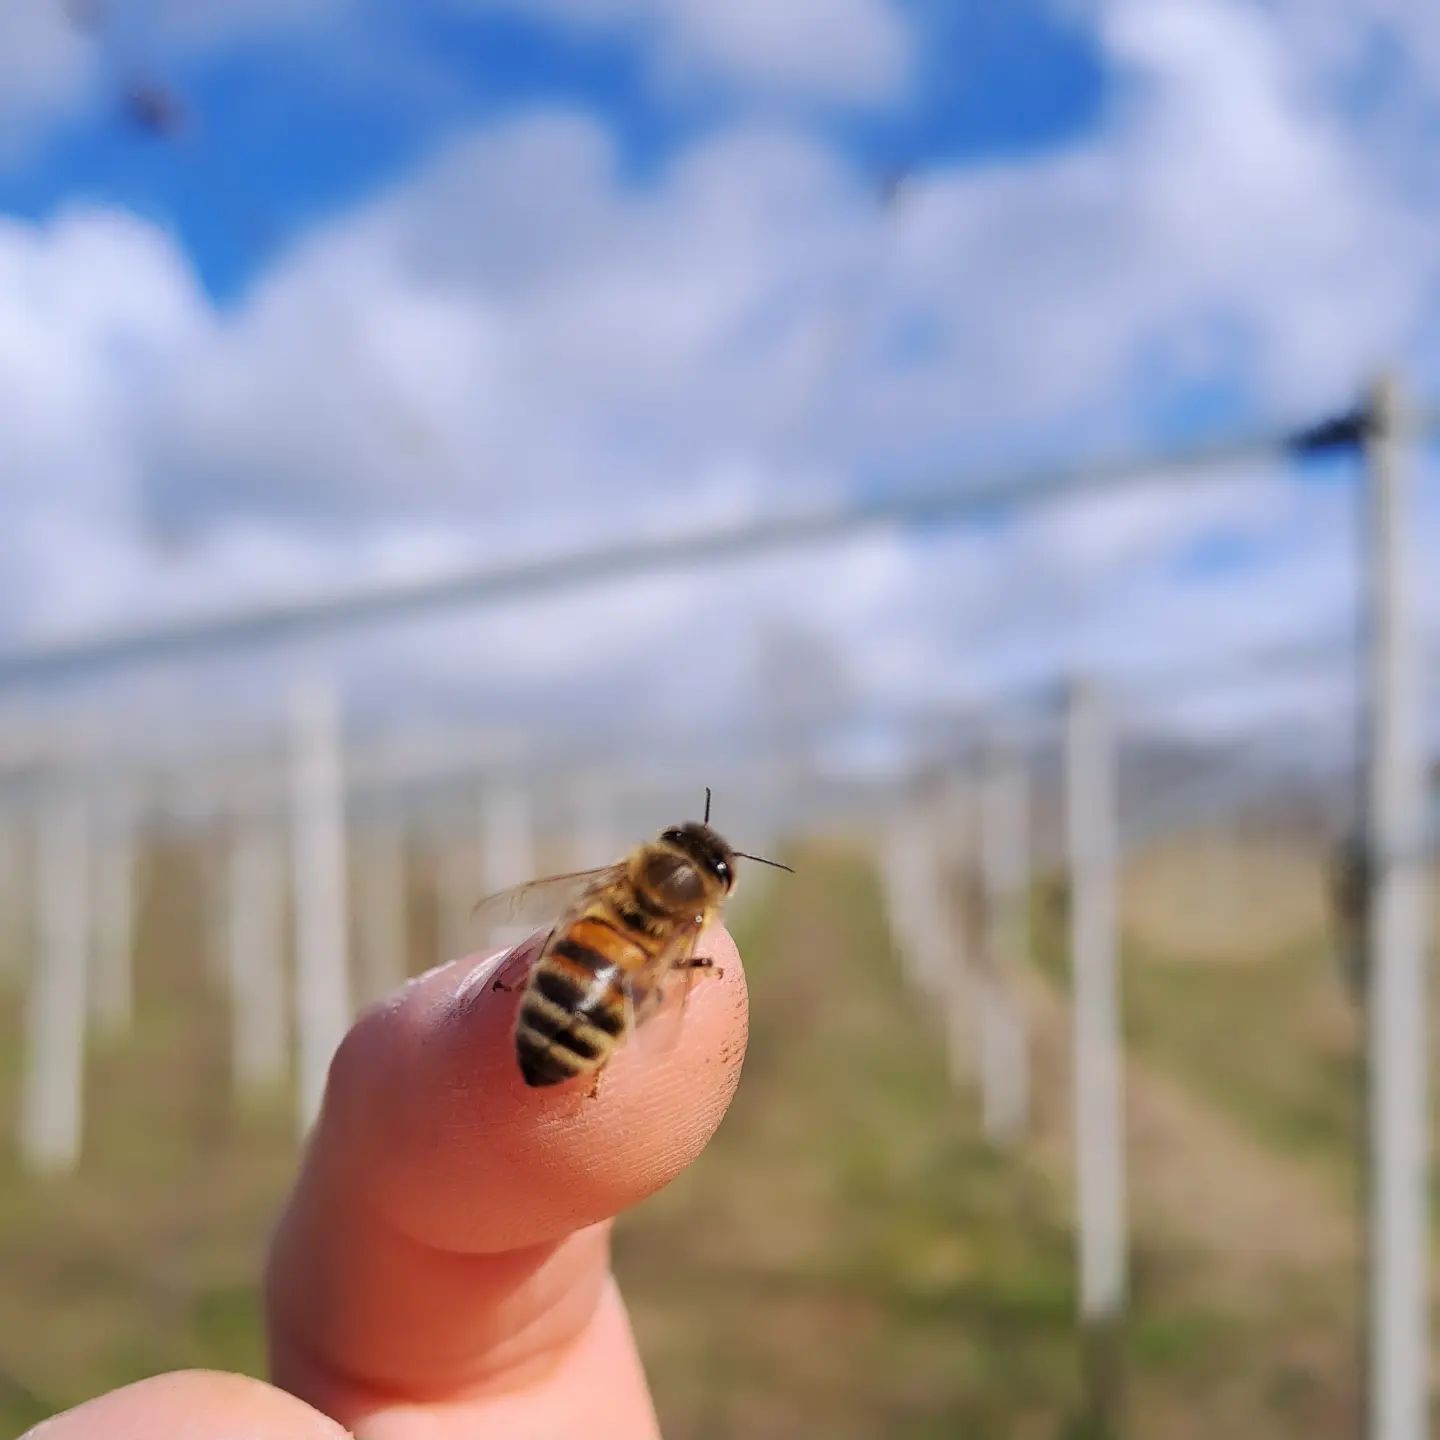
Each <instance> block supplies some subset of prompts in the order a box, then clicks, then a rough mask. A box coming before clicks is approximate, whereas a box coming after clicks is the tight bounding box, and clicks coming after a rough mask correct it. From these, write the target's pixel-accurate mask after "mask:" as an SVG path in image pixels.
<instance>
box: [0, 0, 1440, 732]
mask: <svg viewBox="0 0 1440 1440" xmlns="http://www.w3.org/2000/svg"><path fill="white" fill-rule="evenodd" d="M70 8H71V11H72V12H79V11H87V12H88V13H90V14H91V15H92V20H91V21H90V23H88V24H85V25H78V26H77V25H76V24H74V23H73V22H72V21H71V20H70V19H68V18H67V7H66V6H65V5H63V4H61V3H59V0H17V3H15V4H12V5H11V7H9V9H8V10H7V14H6V17H5V18H4V19H3V20H0V397H3V398H0V469H3V470H4V472H5V473H6V474H7V475H11V476H14V477H16V480H15V483H14V484H12V485H11V486H10V487H8V490H7V493H5V494H4V495H0V521H3V523H0V602H3V607H0V608H3V613H4V617H5V618H4V620H3V621H0V625H3V627H4V630H5V632H6V633H7V634H8V636H10V637H11V638H12V639H14V638H23V637H25V636H37V635H43V634H56V633H63V632H66V631H73V630H76V629H87V628H93V627H95V626H99V625H102V624H105V623H109V622H112V621H113V620H115V619H116V618H123V619H137V618H143V617H145V616H147V615H148V616H158V615H164V614H168V613H173V612H175V611H177V610H184V609H193V608H196V607H206V606H216V607H222V608H223V607H225V606H229V605H236V604H244V603H253V602H254V601H256V600H258V599H262V598H265V597H268V596H276V595H285V594H290V593H295V592H301V591H306V590H308V589H313V588H316V587H322V588H323V587H325V586H327V585H334V584H340V583H352V582H355V581H363V580H365V579H368V578H373V577H376V576H381V575H400V574H417V573H424V572H425V571H427V570H433V569H435V568H443V567H444V566H447V565H451V564H455V563H462V562H473V561H475V560H476V559H477V558H483V557H485V556H487V555H492V554H494V555H506V554H514V553H517V552H526V553H535V552H539V551H544V550H547V549H548V550H561V549H564V548H566V547H567V546H569V545H572V544H578V543H581V542H589V543H594V541H595V540H597V539H601V538H603V537H604V536H606V535H621V536H623V535H629V534H633V533H634V532H635V530H636V529H637V528H639V529H647V530H651V531H656V532H664V531H666V530H684V529H689V528H694V527H695V526H696V525H699V524H703V523H706V522H707V521H722V520H728V521H733V520H737V519H745V518H753V517H756V516H761V515H765V514H769V513H775V512H777V511H778V512H784V511H786V510H793V509H797V508H805V507H807V506H813V505H816V504H833V503H838V502H842V501H843V500H844V498H845V497H846V496H848V495H853V494H856V493H860V492H873V491H875V490H877V489H881V490H884V489H902V488H905V487H910V486H915V485H921V484H928V483H933V481H934V480H935V479H936V478H937V477H940V476H946V475H951V474H956V473H962V472H965V471H967V470H968V471H975V472H977V473H981V472H984V471H985V470H987V469H993V468H995V467H1011V466H1020V465H1024V464H1026V463H1030V462H1034V461H1056V460H1062V459H1066V458H1083V457H1086V456H1089V455H1094V454H1102V453H1115V452H1124V451H1126V450H1127V449H1132V448H1138V447H1142V446H1144V447H1152V448H1153V447H1164V446H1165V445H1170V444H1179V443H1185V442H1189V441H1192V440H1201V439H1205V438H1209V437H1212V436H1223V435H1226V434H1229V433H1231V432H1233V431H1235V430H1237V429H1242V428H1249V427H1253V426H1255V425H1257V424H1271V423H1273V424H1277V425H1280V424H1289V423H1292V422H1298V421H1304V420H1309V419H1311V418H1314V417H1316V416H1319V415H1323V414H1325V413H1328V412H1329V411H1331V410H1333V409H1335V408H1336V407H1339V406H1343V405H1346V404H1349V403H1350V402H1351V400H1352V399H1353V397H1354V396H1355V394H1356V393H1357V391H1358V389H1359V387H1360V386H1361V385H1362V384H1363V383H1364V382H1365V381H1366V379H1367V378H1368V376H1369V375H1370V374H1371V373H1372V372H1373V371H1374V369H1375V367H1376V366H1377V365H1378V364H1379V363H1380V362H1382V361H1385V362H1396V363H1400V364H1402V365H1403V366H1404V367H1405V370H1406V374H1407V377H1408V379H1409V381H1410V383H1411V384H1412V386H1413V388H1414V389H1415V391H1416V392H1417V393H1420V394H1422V395H1440V363H1437V362H1440V305H1437V301H1440V243H1437V242H1440V187H1437V186H1436V184H1435V182H1434V179H1433V177H1432V176H1431V174H1430V169H1429V166H1428V164H1427V160H1426V157H1427V156H1428V155H1430V154H1431V153H1432V150H1433V144H1434V142H1435V140H1436V138H1437V132H1440V124H1437V117H1440V20H1437V19H1436V18H1435V17H1434V16H1433V15H1432V14H1431V11H1430V7H1428V6H1427V5H1425V4H1423V3H1421V0H1386V3H1384V4H1383V5H1362V4H1360V3H1358V0H1357V3H1354V4H1352V5H1345V4H1337V5H1334V6H1329V7H1325V11H1324V14H1323V15H1322V14H1318V13H1317V12H1316V9H1315V7H1311V6H1307V5H1304V4H1302V3H1300V0H1019V3H1007V4H1004V5H1001V4H990V5H979V4H955V3H953V0H910V3H906V0H789V3H785V4H781V3H778V0H734V3H733V4H728V5H726V6H717V5H714V4H710V3H707V0H533V3H530V4H523V5H522V4H520V3H519V0H417V3H413V4H407V5H404V6H396V5H393V4H388V3H385V4H382V3H380V0H249V3H244V4H242V3H240V0H214V3H212V4H208V5H205V6H195V5H193V4H189V3H186V0H149V3H142V0H108V3H99V0H91V3H90V4H89V5H88V6H86V5H84V4H83V3H81V0H76V3H75V4H74V5H72V6H71V7H70ZM7 27H8V31H9V33H8V34H6V33H4V32H5V29H6V28H7ZM136 85H143V86H148V87H152V88H155V87H158V88H159V89H160V90H161V91H163V93H164V94H165V95H166V96H167V97H170V98H171V99H172V100H173V102H174V103H175V105H176V106H177V108H178V113H179V114H180V115H181V117H182V122H183V123H182V124H181V125H180V126H179V127H178V129H177V130H176V131H175V132H174V133H170V134H154V133H150V132H148V131H146V130H145V129H144V128H143V127H141V126H138V125H136V124H135V123H134V122H133V121H132V120H130V119H128V118H127V112H126V110H125V106H124V102H123V96H124V94H125V93H126V91H127V89H129V88H133V87H134V86H136ZM897 177H898V184H895V185H894V188H893V190H892V189H890V188H887V187H889V186H890V185H891V184H892V183H893V182H896V181H897ZM1432 488H1433V487H1432ZM1347 505H1348V500H1347V498H1346V495H1345V492H1344V487H1343V486H1339V485H1336V484H1335V483H1334V482H1333V476H1332V478H1331V479H1329V480H1327V481H1325V482H1324V483H1320V482H1317V481H1314V480H1310V479H1307V478H1305V477H1304V476H1302V475H1300V474H1299V473H1296V472H1286V471H1283V470H1280V469H1275V470H1274V471H1265V472H1264V473H1257V474H1250V475H1245V476H1240V477H1235V478H1234V479H1233V480H1231V481H1227V482H1226V483H1225V484H1222V485H1220V486H1218V487H1216V488H1214V489H1211V490H1203V489H1201V490H1194V491H1186V492H1185V493H1184V494H1183V495H1181V494H1174V495H1167V494H1159V493H1156V492H1144V493H1138V494H1126V495H1117V496H1115V497H1112V498H1110V499H1107V500H1105V501H1104V502H1102V503H1101V504H1098V505H1093V506H1078V505H1077V506H1066V507H1062V508H1061V509H1059V510H1056V511H1053V512H1046V513H1044V514H1037V515H1034V516H1022V517H1017V518H1016V519H1014V520H1012V521H1007V522H1005V523H1003V524H998V525H991V526H988V527H985V528H983V529H980V530H974V531H969V532H965V533H957V534H947V535H944V536H940V537H935V538H930V539H925V540H923V541H921V540H919V539H917V537H912V536H906V535H903V534H890V535H882V536H879V537H877V538H876V539H874V540H873V541H871V542H867V543H865V544H860V545H853V546H849V547H846V548H845V549H844V550H843V551H842V552H839V553H837V554H834V555H826V556H818V557H816V556H807V557H804V558H802V559H797V560H794V561H789V562H783V563H781V562H766V563H764V564H759V565H756V566H754V567H751V568H750V569H748V570H745V571H744V572H741V573H736V572H731V573H730V575H729V576H728V578H727V580H726V581H725V583H726V584H728V585H730V586H731V588H732V591H733V592H735V594H736V595H737V598H735V599H734V600H733V601H732V602H731V605H730V609H729V612H728V615H727V624H726V626H725V628H724V634H723V635H722V636H721V637H720V638H719V639H718V640H708V639H707V643H706V645H705V646H704V647H700V646H697V645H696V644H695V643H694V637H695V636H696V635H698V634H707V633H708V632H707V631H706V630H705V629H704V627H705V624H706V617H707V614H708V613H709V612H710V610H711V607H712V602H713V594H714V588H715V585H716V584H717V583H719V582H717V580H716V579H715V578H713V577H705V576H676V577H669V578H661V579H656V580H653V581H646V582H643V583H636V584H634V585H630V586H624V587H620V588H619V589H618V590H616V591H614V592H607V593H606V594H605V595H600V596H596V597H594V598H593V599H592V600H586V601H584V602H571V601H567V602H565V604H564V605H561V604H559V602H556V605H554V606H548V607H537V608H532V609H530V610H527V611H525V612H524V613H519V612H517V613H516V614H515V615H513V616H506V617H503V618H502V619H501V620H499V621H497V622H494V624H490V623H489V622H487V625H486V628H485V629H484V632H483V633H484V635H485V636H486V648H487V651H489V652H492V653H495V654H497V655H503V656H505V657H508V658H506V659H504V660H503V661H500V660H497V664H501V665H502V667H503V674H502V675H501V676H500V677H499V678H498V679H497V681H496V685H497V686H498V688H499V689H501V690H506V692H507V693H510V694H512V695H513V696H515V697H519V699H520V700H523V699H524V698H526V697H532V698H538V697H541V696H543V695H545V694H548V693H551V692H552V691H553V689H554V683H555V682H554V677H555V676H556V675H559V674H566V675H569V676H572V677H578V676H579V675H580V674H581V673H582V672H583V670H584V667H585V666H586V665H593V663H594V656H595V654H596V650H597V645H599V646H601V647H602V648H603V646H604V645H606V644H608V643H610V642H609V641H608V639H607V637H609V636H613V635H616V634H625V633H627V627H633V626H634V625H635V624H636V623H637V621H640V620H644V619H645V617H649V616H654V615H656V614H657V613H663V614H664V615H665V617H666V619H665V622H664V624H665V627H666V634H667V635H668V636H669V637H670V638H671V639H672V640H673V643H674V645H675V647H676V648H677V651H683V650H688V651H694V652H696V653H697V654H698V653H699V652H700V650H701V649H702V648H703V649H704V655H705V662H706V664H707V665H708V667H709V673H710V675H711V676H712V677H713V676H715V675H718V676H719V677H720V678H721V679H722V680H725V681H728V683H729V687H730V688H729V691H728V692H727V693H731V694H733V695H735V696H744V695H746V694H747V693H748V691H747V686H748V685H750V684H751V683H752V682H753V678H754V674H755V673H756V672H755V669H754V667H755V663H756V662H755V656H756V654H757V653H758V652H759V651H760V650H761V649H763V635H764V633H765V631H766V627H767V625H769V624H770V623H771V622H772V620H773V617H775V616H776V615H779V616H782V617H784V619H785V621H786V623H787V624H791V625H794V626H797V627H799V628H800V629H802V630H805V631H807V632H809V633H812V634H813V635H814V636H815V637H817V640H818V641H820V642H821V643H824V644H826V645H829V646H831V647H832V648H833V649H834V650H835V651H836V652H837V653H839V654H842V655H843V657H844V662H845V665H846V667H847V669H848V671H849V674H850V679H851V682H852V683H853V685H854V686H855V689H856V693H857V694H860V695H863V696H871V697H877V696H879V695H882V694H884V695H886V696H895V695H899V696H901V697H903V698H906V699H913V700H915V701H916V702H917V703H921V702H928V701H932V700H954V699H957V698H961V697H963V696H964V695H966V694H968V693H971V692H972V691H974V690H975V689H976V688H977V687H978V688H982V689H983V688H984V687H986V686H987V685H990V686H995V685H1000V684H1003V683H1006V682H1008V681H1010V680H1018V679H1026V678H1033V676H1035V675H1038V674H1044V673H1047V672H1052V671H1057V670H1059V669H1061V668H1065V667H1069V666H1073V665H1075V664H1083V663H1091V664H1098V665H1104V664H1107V663H1122V662H1123V663H1127V664H1130V663H1133V664H1142V663H1144V662H1145V661H1147V660H1148V659H1156V660H1161V659H1166V658H1168V657H1173V654H1174V653H1175V650H1176V647H1177V646H1181V645H1183V646H1186V647H1191V648H1193V649H1194V650H1195V652H1196V654H1197V656H1201V657H1203V656H1204V655H1205V654H1214V655H1223V654H1226V653H1233V652H1235V651H1237V650H1241V649H1244V648H1245V646H1246V645H1247V644H1250V643H1252V642H1253V643H1254V644H1256V645H1260V646H1263V645H1265V644H1267V643H1275V642H1280V641H1284V640H1286V639H1290V638H1293V639H1301V638H1304V637H1305V636H1306V635H1308V634H1318V633H1338V632H1339V630H1340V629H1342V628H1343V626H1344V624H1345V623H1346V619H1347V616H1348V614H1349V605H1350V600H1351V584H1352V580H1353V575H1352V565H1351V558H1352V550H1351V537H1350V535H1349V532H1348V530H1347V528H1346V518H1345V517H1346V515H1347V513H1348V511H1347V508H1346V507H1347ZM1435 512H1436V506H1435V504H1434V502H1433V499H1427V500H1426V502H1425V509H1424V511H1423V514H1422V517H1421V521H1420V524H1419V526H1418V528H1417V535H1419V536H1422V537H1424V538H1425V539H1427V540H1432V539H1435V538H1440V517H1437V515H1436V513H1435ZM1017 582H1023V583H1017ZM1427 603H1430V604H1431V605H1432V608H1433V607H1434V597H1430V599H1429V600H1428V601H1427ZM476 633H477V632H476V629H475V626H474V624H473V622H461V621H446V622H442V623H437V624H436V625H434V626H432V627H428V628H426V627H419V628H417V629H415V630H414V631H413V632H409V633H408V634H407V638H406V639H405V640H404V641H403V643H402V642H397V646H398V648H397V649H396V652H395V654H394V655H393V657H391V661H390V664H391V667H392V668H391V673H392V674H403V675H407V676H409V677H411V678H412V680H413V683H414V685H415V687H416V693H417V694H426V695H429V694H435V693H441V692H447V691H451V690H456V689H459V690H463V684H462V683H461V681H459V680H457V679H456V678H455V671H456V667H455V665H454V664H453V660H452V657H453V655H454V653H455V647H456V646H457V645H461V644H470V643H473V639H474V636H475V635H476ZM687 637H689V638H688V641H687ZM346 663H352V662H350V661H347V662H346ZM353 663H360V662H353ZM698 663H699V662H698V661H696V662H694V663H687V664H677V666H676V673H675V677H674V682H673V686H672V687H671V691H672V692H673V693H670V692H667V693H670V698H669V699H665V700H663V701H662V700H657V702H656V703H657V705H662V707H663V705H664V704H673V705H674V706H675V708H676V712H677V713H682V712H683V710H684V708H685V706H686V704H687V703H688V701H687V695H688V693H689V692H690V691H692V690H693V688H694V686H695V684H696V683H697V675H696V670H695V665H696V664H698ZM577 667H578V668H577ZM362 668H363V666H362ZM574 683H577V684H579V683H580V680H579V679H578V678H577V679H576V680H575V682H574ZM585 683H588V684H591V685H592V686H593V684H594V683H595V682H594V681H593V679H592V680H589V681H586V682H585ZM517 703H518V701H517ZM620 703H621V697H618V696H617V699H616V704H617V705H618V704H620Z"/></svg>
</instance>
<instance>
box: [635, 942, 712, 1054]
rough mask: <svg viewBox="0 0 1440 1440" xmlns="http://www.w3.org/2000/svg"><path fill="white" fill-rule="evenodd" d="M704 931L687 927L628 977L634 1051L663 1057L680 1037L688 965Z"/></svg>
mask: <svg viewBox="0 0 1440 1440" xmlns="http://www.w3.org/2000/svg"><path fill="white" fill-rule="evenodd" d="M704 930H705V927H704V925H700V924H697V925H687V926H686V927H685V928H684V929H683V930H682V931H680V932H679V934H677V935H676V937H675V938H674V940H673V941H671V943H670V944H669V945H667V946H666V947H665V949H664V950H662V951H661V952H660V954H658V955H657V956H656V957H655V958H654V960H652V961H651V962H650V963H649V964H648V965H646V966H645V967H644V968H643V969H641V970H639V971H637V972H636V973H635V974H633V975H632V976H630V979H629V981H628V991H629V999H630V1018H631V1026H630V1028H631V1030H632V1031H633V1032H634V1039H635V1042H636V1045H637V1048H639V1049H641V1050H643V1051H647V1052H649V1053H651V1054H663V1053H664V1052H665V1051H666V1050H669V1049H670V1048H671V1047H672V1046H674V1044H675V1042H676V1041H677V1040H678V1039H679V1038H680V1030H681V1028H682V1026H683V1024H684V1021H685V1009H686V1006H687V1005H688V1004H689V1002H690V990H691V986H692V985H693V984H694V980H695V971H694V970H693V969H691V968H690V967H689V963H688V962H689V961H690V960H691V959H692V958H693V957H694V955H695V947H696V946H697V944H698V943H699V940H700V936H701V935H702V934H703V933H704ZM642 1026H643V1029H642V1028H641V1027H642Z"/></svg>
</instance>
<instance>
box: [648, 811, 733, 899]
mask: <svg viewBox="0 0 1440 1440" xmlns="http://www.w3.org/2000/svg"><path fill="white" fill-rule="evenodd" d="M660 841H661V843H662V844H663V845H666V846H669V847H670V848H671V849H672V850H678V851H679V852H680V854H681V855H683V856H684V857H685V859H686V860H687V861H688V862H689V864H690V866H692V867H693V868H694V870H696V871H698V872H699V874H700V875H701V876H703V877H705V880H706V881H708V882H709V883H708V884H706V885H705V888H706V889H707V890H708V889H710V888H711V887H712V886H716V885H718V886H719V887H720V891H721V893H722V894H724V895H728V894H729V893H730V891H731V890H732V889H733V888H734V886H735V852H734V851H733V850H731V848H730V847H729V846H728V845H727V844H726V843H725V842H724V841H723V840H722V839H721V838H720V837H719V836H718V835H717V834H716V833H715V832H714V831H713V830H712V829H711V828H710V827H709V826H708V825H702V824H701V823H700V822H699V821H696V820H691V821H689V822H688V823H686V824H684V825H676V826H674V827H673V828H671V829H669V830H666V831H664V832H663V833H662V834H661V836H660Z"/></svg>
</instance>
